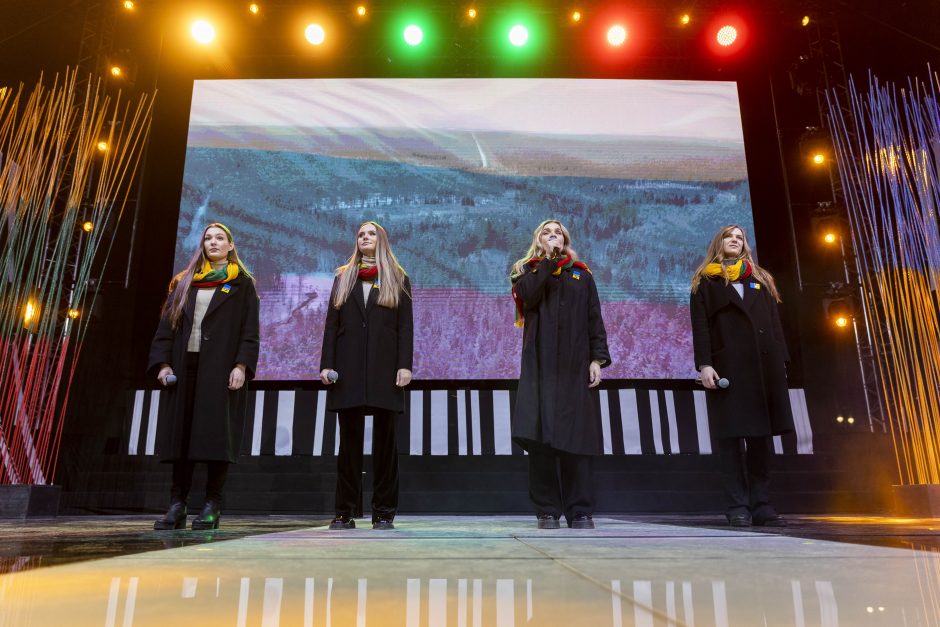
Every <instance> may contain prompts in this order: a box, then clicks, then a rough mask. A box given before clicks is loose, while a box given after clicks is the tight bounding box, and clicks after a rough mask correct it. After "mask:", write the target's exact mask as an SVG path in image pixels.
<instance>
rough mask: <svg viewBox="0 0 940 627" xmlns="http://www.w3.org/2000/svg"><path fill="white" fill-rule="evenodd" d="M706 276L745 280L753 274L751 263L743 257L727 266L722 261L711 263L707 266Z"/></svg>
mask: <svg viewBox="0 0 940 627" xmlns="http://www.w3.org/2000/svg"><path fill="white" fill-rule="evenodd" d="M705 276H707V277H710V278H714V277H720V276H722V277H727V278H728V280H729V281H743V280H744V279H746V278H748V277H749V276H751V264H749V263H748V262H746V261H745V260H744V258H743V257H742V258H740V259H738V260H736V261H735V262H734V263H732V264H731V265H727V266H726V265H724V264H720V263H710V264H708V265H707V266H705Z"/></svg>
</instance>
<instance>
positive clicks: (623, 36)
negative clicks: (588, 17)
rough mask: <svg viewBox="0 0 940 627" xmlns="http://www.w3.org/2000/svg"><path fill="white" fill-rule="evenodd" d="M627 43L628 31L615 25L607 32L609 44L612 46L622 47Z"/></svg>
mask: <svg viewBox="0 0 940 627" xmlns="http://www.w3.org/2000/svg"><path fill="white" fill-rule="evenodd" d="M625 41H627V29H626V28H624V27H623V26H621V25H620V24H615V25H613V26H611V27H610V28H609V29H608V30H607V43H609V44H610V45H611V46H622V45H623V44H624V42H625Z"/></svg>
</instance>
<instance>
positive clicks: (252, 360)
mask: <svg viewBox="0 0 940 627" xmlns="http://www.w3.org/2000/svg"><path fill="white" fill-rule="evenodd" d="M258 326H259V325H258V294H257V292H256V291H255V281H254V277H253V276H252V275H251V273H250V272H249V271H248V269H247V268H246V267H245V265H244V264H243V263H242V261H241V259H239V257H238V251H237V250H236V249H235V239H234V238H233V237H232V232H231V231H230V230H229V229H228V227H226V226H225V225H223V224H219V223H213V224H210V225H209V226H207V227H206V228H205V230H204V231H203V234H202V240H201V242H200V244H199V248H198V249H197V250H196V252H195V254H194V255H193V257H192V259H191V260H190V262H189V264H188V265H187V266H186V268H185V269H184V270H183V271H182V272H180V273H179V274H177V275H176V276H175V277H173V280H172V281H171V283H170V294H169V296H167V299H166V303H165V304H164V305H163V310H162V312H161V315H160V324H159V326H158V327H157V332H156V334H155V336H154V338H153V343H152V344H151V347H150V357H149V360H148V364H149V365H148V368H147V369H148V371H150V372H153V373H156V376H157V379H158V380H159V381H160V383H161V384H162V385H164V386H166V394H167V401H166V404H165V405H164V407H165V409H164V412H165V413H164V414H163V416H162V417H161V420H160V428H159V429H158V430H157V454H158V456H159V457H160V458H161V460H162V461H164V462H171V463H172V464H173V483H172V487H171V490H170V508H169V510H167V512H166V514H165V515H164V517H163V518H161V519H160V520H157V521H156V522H155V523H154V525H153V528H154V529H158V530H164V529H181V528H183V527H185V526H186V505H187V499H188V497H189V491H190V488H191V487H192V482H193V471H194V469H195V464H196V463H197V462H204V463H206V464H207V466H208V480H207V482H206V500H205V504H204V505H203V508H202V512H200V514H199V516H197V517H196V518H195V519H194V520H193V529H217V528H218V526H219V518H220V516H221V507H222V491H223V488H224V487H225V479H226V476H227V474H228V466H229V464H232V463H234V462H235V456H236V455H237V453H238V445H239V442H240V440H241V429H242V425H243V421H244V416H245V403H246V397H245V387H244V386H245V382H246V381H250V380H251V379H252V378H254V373H255V367H256V366H257V363H258V347H259V339H258Z"/></svg>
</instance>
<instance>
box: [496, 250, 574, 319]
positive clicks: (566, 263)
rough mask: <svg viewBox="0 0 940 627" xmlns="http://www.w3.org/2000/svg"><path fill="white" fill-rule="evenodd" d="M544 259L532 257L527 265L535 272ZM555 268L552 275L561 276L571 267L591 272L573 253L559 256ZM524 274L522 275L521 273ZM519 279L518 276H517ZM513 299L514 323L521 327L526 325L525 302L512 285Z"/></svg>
mask: <svg viewBox="0 0 940 627" xmlns="http://www.w3.org/2000/svg"><path fill="white" fill-rule="evenodd" d="M540 261H542V257H532V259H529V260H528V261H527V262H526V265H527V266H529V267H530V268H532V269H533V270H532V271H533V272H535V271H536V266H537V265H539V262H540ZM554 263H555V269H554V270H552V276H559V275H561V273H562V272H563V271H564V270H570V269H571V268H579V269H581V270H586V271H587V272H591V269H590V268H588V267H587V264H584V263H582V262H580V261H575V260H574V259H572V258H571V255H566V256H564V257H559V258H558V259H556V260H555V262H554ZM520 276H522V275H520ZM517 280H518V277H517ZM512 300H513V302H514V303H515V304H516V321H515V322H514V323H513V324H514V325H515V326H517V327H519V328H520V329H521V328H522V327H523V326H525V316H524V311H525V303H523V302H522V299H521V298H520V297H519V295H518V294H516V286H515V285H513V287H512Z"/></svg>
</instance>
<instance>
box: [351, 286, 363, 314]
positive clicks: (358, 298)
mask: <svg viewBox="0 0 940 627" xmlns="http://www.w3.org/2000/svg"><path fill="white" fill-rule="evenodd" d="M359 283H360V282H359V281H356V283H355V285H353V290H352V291H353V293H352V297H353V300H354V301H355V302H356V306H357V307H359V313H361V314H362V319H363V320H365V318H366V301H365V299H363V297H362V285H360V284H359Z"/></svg>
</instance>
